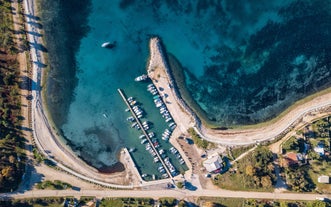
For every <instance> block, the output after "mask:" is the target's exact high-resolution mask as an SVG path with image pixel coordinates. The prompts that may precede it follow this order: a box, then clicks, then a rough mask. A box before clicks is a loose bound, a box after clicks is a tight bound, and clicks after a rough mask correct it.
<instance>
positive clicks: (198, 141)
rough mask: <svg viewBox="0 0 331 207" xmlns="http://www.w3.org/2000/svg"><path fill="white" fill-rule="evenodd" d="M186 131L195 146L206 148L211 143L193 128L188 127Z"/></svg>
mask: <svg viewBox="0 0 331 207" xmlns="http://www.w3.org/2000/svg"><path fill="white" fill-rule="evenodd" d="M187 132H188V133H189V134H190V136H191V138H192V140H193V142H194V144H196V145H197V147H199V148H202V149H207V148H208V147H209V146H210V145H211V143H209V142H208V141H207V140H204V139H202V138H201V137H200V135H199V134H197V133H196V131H195V130H194V129H193V128H189V129H188V130H187Z"/></svg>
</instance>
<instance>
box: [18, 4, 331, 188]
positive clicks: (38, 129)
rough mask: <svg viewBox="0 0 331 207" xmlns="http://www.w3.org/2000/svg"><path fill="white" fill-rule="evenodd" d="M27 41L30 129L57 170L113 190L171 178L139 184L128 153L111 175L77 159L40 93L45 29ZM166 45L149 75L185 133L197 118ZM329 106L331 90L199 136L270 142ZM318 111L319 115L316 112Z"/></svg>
mask: <svg viewBox="0 0 331 207" xmlns="http://www.w3.org/2000/svg"><path fill="white" fill-rule="evenodd" d="M23 4H24V8H25V13H26V14H28V15H26V22H29V21H35V20H34V19H33V17H34V16H36V10H35V8H36V5H35V1H33V0H24V1H23ZM26 25H27V30H28V31H30V32H31V33H28V39H29V42H30V43H31V50H30V58H31V62H32V71H33V72H32V76H31V79H32V81H33V82H34V83H35V84H33V85H35V86H36V87H34V88H32V92H31V95H32V97H33V99H32V101H31V125H32V126H31V127H32V130H33V137H34V140H35V143H36V146H37V147H38V149H39V150H40V151H41V152H42V153H43V154H44V155H45V157H47V158H48V159H50V160H52V161H53V162H55V163H56V164H57V166H58V167H59V168H61V169H62V170H64V171H66V172H67V173H69V174H71V175H74V176H76V177H78V178H80V179H82V180H86V181H88V182H92V183H97V184H100V185H103V186H107V187H112V188H133V187H141V186H148V185H155V184H159V183H165V182H168V181H166V180H163V181H159V182H149V183H141V181H140V179H139V177H137V175H136V172H135V170H134V167H133V166H132V163H130V159H128V157H126V153H121V155H122V156H121V158H120V159H121V160H122V162H123V163H124V165H125V166H126V171H125V172H121V173H114V174H111V175H107V174H101V173H98V171H97V170H95V169H94V168H92V167H90V166H88V165H87V164H86V163H85V162H83V161H82V160H81V159H79V158H78V157H77V156H76V155H75V154H74V153H73V152H72V151H71V150H69V149H68V147H67V146H65V145H64V144H63V143H62V142H60V139H59V137H58V136H59V135H58V134H57V133H56V129H55V128H54V127H53V126H51V125H50V124H49V123H50V122H49V121H48V118H47V116H46V113H45V111H44V109H45V107H44V103H43V101H42V95H41V85H42V82H41V81H42V74H43V70H44V68H43V67H42V65H43V64H44V63H45V59H44V55H43V52H42V51H41V50H38V49H37V47H35V46H34V45H39V44H40V45H43V44H44V43H43V40H42V38H41V37H40V36H34V35H32V34H33V33H42V31H40V29H38V28H37V27H35V26H34V24H26ZM163 52H164V51H162V47H161V46H160V40H159V39H158V38H152V39H151V41H150V60H149V64H148V74H149V76H150V77H151V79H152V80H153V83H154V84H155V85H156V86H157V88H159V89H160V88H163V91H161V90H160V93H161V94H167V95H168V96H167V98H165V103H167V107H168V109H169V111H170V113H171V115H172V116H173V118H174V120H175V121H176V123H177V125H178V127H177V128H178V129H177V130H178V132H176V133H175V134H177V135H178V134H186V132H187V129H188V128H190V127H194V126H196V120H195V118H194V117H195V116H194V115H193V114H190V112H189V111H188V110H187V109H186V108H185V107H183V106H182V105H181V104H180V102H179V99H180V97H178V96H177V95H176V93H175V92H174V90H173V83H172V78H171V77H170V76H169V73H168V72H167V71H168V70H169V67H168V65H167V63H166V62H165V59H164V57H163ZM330 104H331V93H330V94H325V95H323V96H320V97H318V98H316V99H313V100H311V101H309V102H307V103H305V104H302V105H300V106H299V107H297V108H295V109H293V110H292V111H291V112H289V113H288V114H287V115H285V116H283V117H282V118H281V119H279V120H278V121H277V122H275V123H274V124H271V125H268V126H265V127H261V128H256V129H247V130H227V131H217V130H212V129H208V128H204V127H203V126H202V127H196V130H197V131H198V132H199V133H200V134H201V136H202V137H203V138H204V139H206V140H208V141H211V142H215V143H219V144H223V145H231V146H235V145H247V144H254V143H256V142H262V141H266V140H272V139H274V138H275V137H277V136H279V134H282V133H284V131H286V130H288V129H289V128H291V127H292V126H295V125H296V124H297V123H299V122H300V121H301V120H302V118H305V119H307V120H309V119H308V118H307V117H310V116H312V117H316V116H318V114H319V111H320V110H321V109H324V110H329V106H330ZM315 114H317V115H315Z"/></svg>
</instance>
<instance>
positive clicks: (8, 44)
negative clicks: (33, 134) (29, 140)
mask: <svg viewBox="0 0 331 207" xmlns="http://www.w3.org/2000/svg"><path fill="white" fill-rule="evenodd" d="M11 12H12V8H11V4H10V1H6V0H0V31H1V32H0V152H1V153H0V192H9V191H12V190H15V189H16V188H17V186H18V185H19V183H20V181H21V178H22V175H23V173H24V166H25V153H24V138H23V137H22V136H21V132H20V129H21V127H20V122H21V120H23V119H24V117H22V116H21V111H20V107H21V101H20V99H21V97H20V86H19V80H18V78H19V67H18V66H19V64H18V62H17V59H16V58H17V53H18V51H19V49H18V48H17V45H16V43H15V42H14V38H13V20H12V13H11Z"/></svg>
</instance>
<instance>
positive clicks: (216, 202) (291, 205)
mask: <svg viewBox="0 0 331 207" xmlns="http://www.w3.org/2000/svg"><path fill="white" fill-rule="evenodd" d="M198 204H199V206H203V207H210V206H211V207H216V206H217V207H257V206H261V207H307V206H311V207H315V206H316V207H317V206H321V207H329V206H330V204H329V203H325V202H323V201H288V200H268V199H263V200H261V199H244V198H212V197H200V198H199V199H198Z"/></svg>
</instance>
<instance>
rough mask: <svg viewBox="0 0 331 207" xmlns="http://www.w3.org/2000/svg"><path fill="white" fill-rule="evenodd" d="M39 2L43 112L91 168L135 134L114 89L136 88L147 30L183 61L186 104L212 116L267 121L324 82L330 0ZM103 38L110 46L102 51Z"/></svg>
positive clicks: (223, 121)
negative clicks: (45, 70)
mask: <svg viewBox="0 0 331 207" xmlns="http://www.w3.org/2000/svg"><path fill="white" fill-rule="evenodd" d="M40 2H41V8H42V11H43V15H42V20H43V24H44V30H45V34H46V35H45V36H46V42H47V49H48V51H49V52H48V54H49V66H50V72H49V75H48V78H47V84H46V86H45V87H44V88H45V89H46V100H47V104H48V105H49V109H50V113H51V115H52V118H53V120H54V122H55V124H56V125H57V127H58V128H59V129H60V130H61V131H62V133H63V135H64V136H65V137H66V139H67V141H68V142H69V143H70V145H71V147H72V148H73V149H74V150H75V151H76V152H77V154H78V155H79V156H81V157H82V159H84V160H86V161H87V162H89V163H91V164H92V165H93V166H96V167H98V168H102V169H105V167H107V166H112V165H114V164H115V163H116V162H117V152H118V149H120V147H123V146H127V145H128V143H129V141H128V140H130V144H131V141H132V139H136V135H133V134H134V133H133V132H131V131H130V129H129V127H128V126H127V124H126V122H125V118H126V117H123V105H122V104H123V103H122V101H121V100H120V97H119V96H118V94H117V92H116V89H117V88H123V89H124V90H126V91H127V92H129V93H130V92H131V93H132V94H136V93H138V94H139V90H143V89H141V87H139V86H136V85H134V84H133V81H132V80H133V79H134V77H136V76H137V75H140V74H141V73H144V72H145V65H146V60H147V58H148V40H149V38H150V36H151V35H158V36H160V37H161V38H162V40H163V43H164V45H165V47H166V48H167V50H168V52H170V53H172V54H173V55H174V57H176V59H177V60H178V61H179V63H180V64H177V66H179V65H181V67H180V68H178V67H177V68H173V69H174V70H177V69H180V70H181V69H183V70H184V74H185V82H183V84H184V83H185V85H186V88H187V90H188V93H189V94H190V95H191V97H192V98H193V100H194V102H196V104H191V105H192V106H193V105H194V106H197V107H199V109H197V110H198V111H199V110H200V111H203V112H204V114H205V117H206V118H207V119H208V120H209V121H212V122H213V123H215V124H216V125H220V126H232V125H247V124H254V123H259V122H263V121H266V120H269V119H271V118H273V117H275V116H276V115H277V114H279V113H281V112H282V111H283V110H284V109H286V108H287V107H289V106H290V105H291V104H292V103H293V102H295V101H297V100H299V99H301V98H304V97H306V96H307V95H309V94H312V93H314V92H317V91H320V90H321V89H324V88H327V87H329V86H330V85H331V74H330V61H331V54H330V49H331V48H330V47H331V42H330V41H331V32H330V30H331V1H330V0H314V1H308V0H302V1H301V0H300V1H295V0H274V1H265V3H263V2H261V1H257V0H250V1H246V0H237V1H232V0H223V1H217V0H191V1H176V0H166V1H159V0H144V1H143V0H140V1H139V0H116V1H115V0H114V1H110V0H109V1H106V0H55V1H48V0H40ZM104 41H116V42H117V44H116V47H115V48H114V49H113V50H104V48H101V47H100V45H101V44H102V43H103V42H104ZM182 81H184V80H182ZM141 96H142V97H141V99H148V98H149V97H144V95H141ZM188 102H189V103H190V101H188ZM105 113H106V114H107V115H108V116H107V117H109V118H107V119H105V118H104V117H103V114H105ZM105 171H107V170H105Z"/></svg>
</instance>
